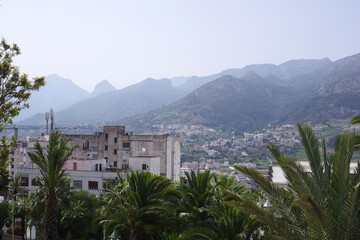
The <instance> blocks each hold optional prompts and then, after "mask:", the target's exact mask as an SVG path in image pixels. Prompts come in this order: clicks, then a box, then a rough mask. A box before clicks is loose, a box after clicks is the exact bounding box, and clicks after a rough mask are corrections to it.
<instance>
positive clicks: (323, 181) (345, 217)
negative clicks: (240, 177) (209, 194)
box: [229, 124, 360, 239]
mask: <svg viewBox="0 0 360 240" xmlns="http://www.w3.org/2000/svg"><path fill="white" fill-rule="evenodd" d="M298 129H299V133H300V137H301V141H302V144H303V147H304V149H305V153H306V156H307V159H308V161H309V164H310V168H311V173H306V172H305V171H304V169H303V168H302V167H301V166H300V165H299V164H298V163H297V162H296V161H295V159H294V158H292V157H288V156H285V155H284V154H282V153H281V152H280V150H279V149H278V148H277V147H276V146H275V145H273V144H270V145H269V146H268V149H269V151H270V152H271V153H272V155H273V156H274V158H275V159H276V163H277V164H278V165H279V166H280V167H281V168H282V170H283V172H284V174H285V176H286V178H287V180H288V189H284V188H280V187H277V186H275V185H274V184H273V183H272V182H270V181H269V179H267V178H266V177H265V176H263V175H262V174H261V173H259V172H258V171H256V170H254V169H248V168H246V167H236V168H237V169H238V170H239V171H240V172H241V173H243V174H245V175H246V176H248V177H249V178H251V179H253V180H254V181H255V182H256V183H257V185H258V186H259V187H260V188H261V189H262V190H263V191H264V193H265V196H266V198H267V199H268V200H269V201H270V203H271V204H272V211H266V210H265V209H263V208H262V207H259V206H258V205H257V204H256V203H254V202H252V201H249V200H247V199H245V198H243V197H242V196H237V198H238V200H237V201H230V202H229V204H230V205H231V206H234V207H236V208H239V209H241V210H243V211H245V212H247V213H249V214H252V215H254V216H255V217H256V218H257V219H258V220H259V221H261V222H263V223H265V224H267V226H269V227H270V228H272V229H273V230H275V231H276V232H277V233H278V234H279V235H280V236H282V237H283V238H285V239H359V238H360V236H359V229H360V221H359V220H360V219H359V217H360V209H359V197H360V194H359V187H360V174H359V168H357V170H356V172H355V174H354V175H352V176H350V162H351V159H352V154H353V150H354V134H350V133H348V132H345V133H344V134H343V136H342V137H341V139H339V141H338V143H337V144H336V146H335V153H333V154H329V153H328V152H327V151H326V145H325V140H324V139H322V140H321V150H320V144H319V141H318V139H317V137H316V136H315V134H314V133H313V131H312V129H311V127H310V126H309V125H307V124H305V125H303V126H301V125H300V124H298ZM358 166H359V164H358ZM233 196H235V195H233Z"/></svg>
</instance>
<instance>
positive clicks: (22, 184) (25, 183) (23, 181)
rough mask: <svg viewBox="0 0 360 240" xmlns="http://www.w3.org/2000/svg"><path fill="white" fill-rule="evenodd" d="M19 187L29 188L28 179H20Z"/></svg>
mask: <svg viewBox="0 0 360 240" xmlns="http://www.w3.org/2000/svg"><path fill="white" fill-rule="evenodd" d="M21 186H23V187H28V186H29V177H21Z"/></svg>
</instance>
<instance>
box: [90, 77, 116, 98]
mask: <svg viewBox="0 0 360 240" xmlns="http://www.w3.org/2000/svg"><path fill="white" fill-rule="evenodd" d="M115 90H116V88H115V87H114V86H113V85H111V83H109V81H108V80H102V81H101V82H99V83H98V84H96V86H95V88H94V91H93V92H92V93H91V97H94V96H97V95H100V94H102V93H106V92H111V91H115Z"/></svg>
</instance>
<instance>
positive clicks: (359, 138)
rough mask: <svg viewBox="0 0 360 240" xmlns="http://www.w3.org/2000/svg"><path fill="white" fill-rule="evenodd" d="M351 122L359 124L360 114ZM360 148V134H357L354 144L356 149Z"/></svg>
mask: <svg viewBox="0 0 360 240" xmlns="http://www.w3.org/2000/svg"><path fill="white" fill-rule="evenodd" d="M351 124H352V125H357V124H360V115H358V116H355V117H353V118H352V119H351ZM359 150H360V134H357V135H356V136H355V146H354V151H359Z"/></svg>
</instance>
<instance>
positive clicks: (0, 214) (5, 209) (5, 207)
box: [0, 201, 10, 233]
mask: <svg viewBox="0 0 360 240" xmlns="http://www.w3.org/2000/svg"><path fill="white" fill-rule="evenodd" d="M7 218H10V204H9V203H8V202H7V201H3V202H0V226H1V228H2V226H3V225H4V222H5V219H7ZM1 231H2V230H1V229H0V233H1Z"/></svg>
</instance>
